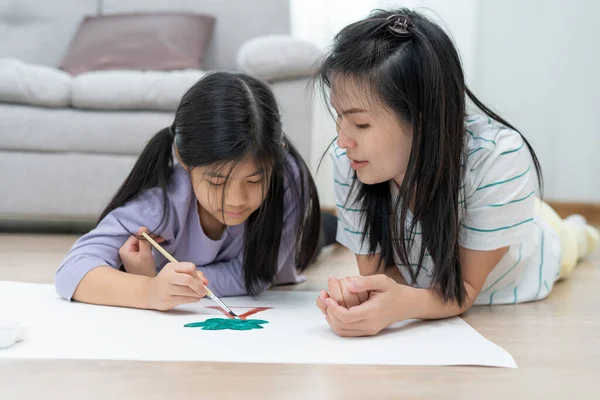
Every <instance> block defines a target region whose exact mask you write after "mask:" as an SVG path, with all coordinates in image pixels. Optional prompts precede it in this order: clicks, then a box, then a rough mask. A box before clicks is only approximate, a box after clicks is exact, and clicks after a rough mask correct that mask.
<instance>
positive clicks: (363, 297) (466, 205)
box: [317, 9, 598, 336]
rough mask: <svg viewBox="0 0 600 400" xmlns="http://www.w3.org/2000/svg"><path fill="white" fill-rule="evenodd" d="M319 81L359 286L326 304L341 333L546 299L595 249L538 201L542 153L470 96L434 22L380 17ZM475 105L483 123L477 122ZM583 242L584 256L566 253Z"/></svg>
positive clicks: (332, 291)
mask: <svg viewBox="0 0 600 400" xmlns="http://www.w3.org/2000/svg"><path fill="white" fill-rule="evenodd" d="M317 78H318V81H319V82H321V83H322V84H323V85H324V87H325V89H329V90H330V101H331V105H332V107H333V108H334V109H335V110H336V112H337V132H338V137H337V146H333V147H332V152H331V155H332V158H333V161H334V164H335V174H334V175H335V194H336V201H337V205H338V209H339V224H338V233H337V239H338V241H339V242H340V243H342V244H343V245H345V246H346V247H348V248H349V249H350V250H352V251H353V252H354V253H356V258H357V262H358V269H359V272H360V275H361V277H349V278H342V279H339V280H338V279H336V278H333V277H331V278H330V279H329V282H328V291H323V292H321V294H320V296H319V298H318V299H317V305H318V306H319V308H320V309H321V311H322V312H323V313H324V314H325V315H326V319H327V321H328V323H329V325H330V326H331V328H332V329H333V330H334V331H335V332H336V333H337V334H339V335H342V336H361V335H373V334H376V333H377V332H379V331H380V330H382V329H383V328H385V327H387V326H388V325H390V324H392V323H394V322H397V321H402V320H405V319H413V318H417V319H432V318H445V317H452V316H455V315H458V314H461V313H463V312H464V311H466V310H467V309H469V308H470V307H471V306H472V305H473V304H506V303H520V302H525V301H532V300H539V299H542V298H544V297H546V296H547V295H548V294H549V293H550V291H551V290H552V287H553V285H554V283H555V282H556V281H557V280H558V279H560V278H561V277H563V276H566V275H567V274H568V271H569V270H570V268H571V267H572V266H573V265H574V263H575V262H576V260H577V258H580V257H584V256H585V255H587V253H589V251H591V249H592V248H593V247H595V246H596V244H597V242H598V232H597V231H596V230H595V229H593V228H591V227H588V226H586V225H585V223H583V222H576V221H571V220H570V221H567V222H563V221H562V220H560V218H558V217H557V216H556V215H555V214H553V212H552V211H551V210H550V209H549V208H548V206H547V205H545V204H544V203H541V202H539V200H537V198H536V191H537V189H538V188H537V187H536V186H537V182H536V176H535V174H536V173H537V175H538V177H539V181H540V182H539V183H540V187H541V173H540V165H539V162H538V159H537V157H536V155H535V153H534V151H533V149H532V148H531V146H530V145H529V143H528V142H527V140H525V138H524V137H523V136H522V135H521V134H520V133H519V132H518V131H517V130H516V129H515V128H514V127H513V126H512V125H510V124H509V123H508V122H507V121H505V120H504V119H502V118H501V117H499V116H498V115H496V114H495V113H493V112H492V111H491V110H490V109H489V108H487V107H486V106H485V105H484V104H483V103H482V102H481V101H479V100H478V99H477V98H476V97H475V96H474V95H473V94H472V93H471V92H470V91H469V89H468V88H467V87H466V84H465V81H464V76H463V71H462V68H461V64H460V60H459V56H458V54H457V51H456V49H455V48H454V46H453V44H452V42H451V40H450V39H449V37H448V36H447V35H446V33H444V31H443V30H442V29H441V28H440V27H438V26H437V25H436V24H434V23H432V22H431V21H429V20H428V19H426V18H425V17H424V16H422V15H420V14H418V13H416V12H412V11H409V10H407V9H400V10H397V11H394V12H385V11H378V12H375V13H374V14H372V15H371V16H370V17H369V18H366V19H365V20H362V21H359V22H356V23H354V24H352V25H349V26H347V27H346V28H344V29H343V30H342V31H341V32H340V33H339V34H338V35H337V36H336V38H335V40H334V45H333V49H332V51H331V53H330V54H329V55H328V57H327V58H326V59H325V60H324V62H323V64H322V66H321V68H320V71H319V74H318V76H317ZM467 96H468V97H469V99H471V100H472V102H473V103H474V104H475V105H476V106H478V107H479V108H480V109H481V111H482V114H479V115H467V113H466V104H465V97H467ZM536 202H537V205H536ZM576 242H578V244H579V254H575V256H574V255H573V254H574V253H573V251H571V250H569V251H568V252H566V251H565V248H569V249H574V248H575V247H576ZM561 246H562V250H563V251H562V254H561ZM566 253H569V254H566ZM381 272H385V274H381Z"/></svg>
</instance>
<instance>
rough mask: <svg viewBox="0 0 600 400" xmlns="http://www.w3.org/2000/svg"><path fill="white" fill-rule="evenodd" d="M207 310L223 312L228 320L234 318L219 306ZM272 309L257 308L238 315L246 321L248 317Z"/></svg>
mask: <svg viewBox="0 0 600 400" xmlns="http://www.w3.org/2000/svg"><path fill="white" fill-rule="evenodd" d="M206 308H211V309H213V310H218V311H221V312H222V313H223V314H225V316H226V317H227V318H233V316H232V315H230V314H229V313H228V312H227V311H225V310H223V309H222V308H221V307H219V306H207V307H206ZM229 308H251V307H229ZM271 308H273V307H256V308H252V309H251V310H250V311H247V312H245V313H243V314H240V315H238V317H239V318H240V319H246V317H249V316H251V315H254V314H256V313H259V312H261V311H266V310H270V309H271Z"/></svg>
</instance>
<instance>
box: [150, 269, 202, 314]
mask: <svg viewBox="0 0 600 400" xmlns="http://www.w3.org/2000/svg"><path fill="white" fill-rule="evenodd" d="M205 285H208V280H207V279H206V278H205V277H204V274H202V272H197V271H196V266H195V265H194V264H192V263H187V262H180V263H168V264H167V265H165V267H164V268H163V269H162V270H161V271H160V273H159V274H158V275H156V276H155V277H154V278H152V279H150V280H149V281H148V284H147V291H146V297H147V301H148V305H149V308H152V309H155V310H159V311H166V310H170V309H172V308H174V307H176V306H178V305H181V304H187V303H195V302H197V301H198V300H200V299H201V298H203V297H204V296H206V287H205Z"/></svg>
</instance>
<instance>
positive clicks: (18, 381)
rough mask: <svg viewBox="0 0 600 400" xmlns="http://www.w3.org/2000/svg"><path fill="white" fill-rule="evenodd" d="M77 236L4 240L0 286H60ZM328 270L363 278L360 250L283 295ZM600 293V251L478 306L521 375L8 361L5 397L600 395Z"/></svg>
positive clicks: (323, 262) (471, 319) (481, 324)
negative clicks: (537, 297)
mask: <svg viewBox="0 0 600 400" xmlns="http://www.w3.org/2000/svg"><path fill="white" fill-rule="evenodd" d="M75 239H76V237H75V236H58V235H18V234H11V235H8V234H4V235H3V234H0V280H13V281H23V282H39V283H51V282H52V281H53V277H54V273H55V270H56V267H57V266H58V264H59V263H60V261H61V259H62V257H63V255H64V253H65V252H66V251H67V250H68V248H69V247H70V245H71V244H72V243H73V241H74V240H75ZM329 274H334V275H349V274H356V271H355V267H354V259H353V256H352V254H349V253H348V252H346V251H344V250H342V249H339V248H337V249H331V250H329V251H327V252H326V254H323V255H322V257H321V259H320V261H319V263H318V264H317V265H316V266H315V267H313V268H312V270H311V271H310V273H309V274H308V278H309V279H308V280H307V282H305V283H303V284H300V285H297V286H292V287H284V288H281V289H285V290H319V289H321V288H322V287H323V284H324V282H325V281H326V278H327V276H328V275H329ZM599 293H600V253H598V252H596V253H595V254H594V255H592V256H591V257H590V259H589V260H588V261H586V262H584V263H582V264H581V265H580V266H578V268H577V270H576V271H575V273H574V276H573V277H572V278H571V279H570V280H569V281H566V282H562V283H559V284H558V285H557V286H556V287H555V289H554V291H553V293H552V294H551V296H550V297H549V298H548V299H546V300H544V301H541V302H537V303H530V304H521V305H516V306H493V307H488V306H482V307H475V308H473V309H471V310H470V311H469V312H468V313H467V314H466V315H465V316H464V319H465V320H466V321H467V322H468V323H469V324H471V325H472V326H473V327H474V328H475V329H477V330H478V331H479V332H480V333H481V334H482V335H484V336H485V337H487V338H488V339H490V340H492V341H493V342H495V343H497V344H498V345H500V346H502V347H504V348H505V349H506V350H508V351H509V352H510V353H511V354H512V355H513V357H514V358H515V360H516V361H517V363H518V364H519V368H518V369H514V370H513V369H500V368H482V367H443V368H442V367H380V366H327V365H262V364H252V365H250V366H249V365H244V364H226V363H192V362H186V363H183V362H177V363H173V362H168V363H164V362H163V363H149V362H132V361H128V362H123V361H111V362H109V361H14V360H0V399H7V400H8V399H34V398H35V399H37V398H40V399H61V400H66V399H117V398H126V399H144V400H150V399H165V398H166V397H167V396H169V397H173V398H174V399H187V398H190V399H199V398H203V399H229V398H235V399H239V398H244V399H263V400H264V399H305V400H307V399H362V398H365V397H367V396H368V397H369V398H370V399H377V400H379V399H386V398H394V399H425V398H432V399H485V400H489V399H503V400H506V399H507V398H509V399H573V400H575V399H600V385H599V380H600V294H599ZM9 306H10V305H7V304H1V305H0V319H1V317H2V312H1V310H2V308H4V307H9ZM267 350H268V349H267Z"/></svg>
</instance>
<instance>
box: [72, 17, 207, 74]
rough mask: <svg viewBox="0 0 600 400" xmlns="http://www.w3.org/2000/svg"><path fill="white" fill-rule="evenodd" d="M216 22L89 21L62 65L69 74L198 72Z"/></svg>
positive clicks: (187, 19)
mask: <svg viewBox="0 0 600 400" xmlns="http://www.w3.org/2000/svg"><path fill="white" fill-rule="evenodd" d="M214 24H215V20H214V18H212V17H209V16H206V15H193V14H176V13H160V14H159V13H141V14H117V15H109V16H96V17H87V18H86V19H85V20H84V21H83V23H82V24H81V27H80V29H79V31H78V32H77V35H76V36H75V39H74V40H73V43H72V44H71V47H70V48H69V52H68V54H67V55H66V57H65V59H64V61H63V62H62V64H61V69H63V70H64V71H67V72H69V73H70V74H72V75H77V74H81V73H84V72H88V71H99V70H123V69H133V70H157V71H168V70H176V69H194V68H195V69H200V68H201V66H202V60H203V58H204V53H205V51H206V48H207V47H208V44H209V42H210V39H211V37H212V31H213V27H214Z"/></svg>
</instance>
